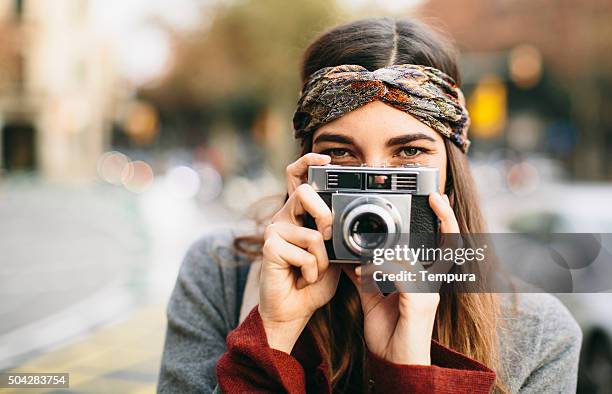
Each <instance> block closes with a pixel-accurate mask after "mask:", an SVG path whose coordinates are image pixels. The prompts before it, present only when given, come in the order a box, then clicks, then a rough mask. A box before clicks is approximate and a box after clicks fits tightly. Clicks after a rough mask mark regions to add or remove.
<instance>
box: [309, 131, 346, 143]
mask: <svg viewBox="0 0 612 394" xmlns="http://www.w3.org/2000/svg"><path fill="white" fill-rule="evenodd" d="M319 142H338V143H340V144H347V145H355V140H354V139H352V138H351V137H349V136H346V135H343V134H332V133H327V134H321V135H320V136H318V137H317V138H315V140H314V142H313V144H317V143H319Z"/></svg>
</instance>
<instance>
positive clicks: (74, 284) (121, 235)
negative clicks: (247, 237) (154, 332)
mask: <svg viewBox="0 0 612 394" xmlns="http://www.w3.org/2000/svg"><path fill="white" fill-rule="evenodd" d="M233 220H234V219H233V216H232V214H230V213H229V212H227V210H225V209H223V208H222V207H220V206H219V205H218V204H215V203H209V204H205V205H198V204H197V203H196V202H195V201H194V200H185V199H180V198H178V197H175V196H173V195H172V193H169V191H168V190H166V189H165V186H164V183H163V182H158V183H156V184H154V185H153V187H152V188H151V189H150V190H149V191H148V192H146V193H144V194H133V193H130V192H128V191H126V190H125V189H123V188H120V187H114V186H111V185H107V184H102V183H97V182H92V183H84V184H74V185H58V184H52V183H49V182H43V181H40V180H37V179H35V178H21V177H20V178H14V179H9V180H3V181H2V182H1V183H0V300H2V301H1V303H0V370H1V369H6V368H10V367H14V366H16V365H19V364H21V363H23V362H25V361H26V360H30V359H32V358H33V357H36V356H37V355H40V354H42V353H45V352H47V351H48V350H50V349H53V348H58V347H61V346H62V345H65V344H68V343H71V342H72V341H74V340H75V338H80V336H82V335H86V333H88V332H90V331H92V330H94V329H95V328H97V327H100V326H103V325H105V324H108V323H109V322H112V321H115V320H117V319H124V318H126V317H129V316H131V314H133V313H135V311H136V310H138V308H143V307H147V306H151V305H163V304H164V303H165V301H166V300H167V297H168V295H169V293H170V290H171V288H172V285H173V283H174V279H175V277H176V272H177V270H178V267H179V265H180V261H181V259H182V255H183V253H184V252H185V250H186V249H187V247H188V246H189V244H190V243H191V242H193V241H194V240H195V239H197V238H198V237H199V236H200V235H202V234H203V233H204V232H205V231H207V230H210V229H212V228H214V227H216V226H223V225H227V224H229V223H232V222H233Z"/></svg>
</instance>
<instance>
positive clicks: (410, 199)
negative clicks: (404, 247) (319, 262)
mask: <svg viewBox="0 0 612 394" xmlns="http://www.w3.org/2000/svg"><path fill="white" fill-rule="evenodd" d="M438 177H439V176H438V169H437V168H433V167H425V166H419V165H414V166H403V167H352V166H338V165H325V166H310V167H309V168H308V183H309V184H310V185H311V186H312V188H313V189H314V190H315V191H316V192H317V193H318V194H319V196H320V197H321V198H322V199H323V201H325V203H326V204H327V205H328V206H329V207H330V208H331V212H332V217H333V222H332V238H331V239H330V240H327V241H325V247H326V250H327V255H328V258H329V259H330V262H355V261H362V260H363V259H364V258H368V257H371V256H372V254H373V251H374V249H378V248H393V247H395V246H396V245H398V244H405V243H408V244H414V243H418V245H419V246H421V245H423V246H426V247H430V246H435V239H436V234H437V229H438V219H437V217H436V215H435V213H434V212H433V210H432V209H431V207H430V206H429V200H428V196H429V194H430V193H433V192H437V191H438V183H439V180H438ZM304 225H305V226H306V227H309V228H313V229H316V228H317V227H316V223H315V221H314V219H313V218H312V217H311V216H310V215H308V214H305V215H304Z"/></svg>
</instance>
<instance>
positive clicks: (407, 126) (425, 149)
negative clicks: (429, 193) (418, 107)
mask: <svg viewBox="0 0 612 394" xmlns="http://www.w3.org/2000/svg"><path fill="white" fill-rule="evenodd" d="M312 141H313V146H312V151H313V152H315V153H322V154H326V155H329V156H331V159H332V161H331V163H332V164H338V165H344V166H348V165H350V166H355V165H356V166H359V165H362V164H365V165H367V166H401V165H404V164H417V163H418V164H420V165H425V166H430V167H437V168H438V169H439V170H440V193H444V190H443V189H444V184H445V183H446V148H445V146H444V140H443V137H442V136H441V135H440V134H439V133H437V132H436V131H435V130H433V129H432V128H431V127H429V126H427V125H425V124H424V123H421V122H419V121H418V120H417V119H416V118H414V117H413V116H412V115H410V114H407V113H406V112H403V111H400V110H399V109H396V108H393V107H391V106H389V105H387V104H385V103H383V102H382V101H373V102H371V103H368V104H366V105H364V106H362V107H360V108H358V109H356V110H354V111H351V112H349V113H347V114H345V115H343V116H341V117H340V118H338V119H336V120H334V121H332V122H329V123H327V124H325V125H323V126H321V127H319V129H318V130H317V131H316V132H315V133H314V135H313V139H312Z"/></svg>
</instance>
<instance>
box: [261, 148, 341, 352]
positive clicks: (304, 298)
mask: <svg viewBox="0 0 612 394" xmlns="http://www.w3.org/2000/svg"><path fill="white" fill-rule="evenodd" d="M327 163H329V156H325V155H319V154H315V153H309V154H307V155H305V156H302V157H301V158H300V159H298V160H297V161H296V162H295V163H293V164H291V165H289V166H288V167H287V176H288V191H289V198H288V200H287V202H286V203H285V205H284V206H283V207H282V208H281V210H280V211H279V212H277V213H276V215H274V217H273V218H272V223H271V224H270V225H268V226H267V227H266V230H265V233H264V245H263V260H262V265H261V271H260V278H259V282H260V284H259V314H260V316H261V318H262V321H263V324H264V328H265V330H266V336H267V338H268V344H269V345H270V347H271V348H274V349H278V350H281V351H284V352H286V353H291V350H292V349H293V346H294V345H295V342H296V341H297V339H298V337H299V336H300V334H301V332H302V330H303V329H304V327H305V326H306V324H307V323H308V320H309V319H310V317H311V316H312V314H313V313H314V312H315V311H316V310H317V309H318V308H320V307H321V306H323V305H325V304H326V303H327V302H329V300H330V299H331V298H332V297H333V295H334V293H335V292H336V287H337V285H338V278H339V275H340V269H339V267H337V266H331V267H330V265H329V260H328V258H327V252H326V251H325V244H324V240H327V239H330V238H331V225H332V216H331V211H330V209H329V207H328V206H327V205H326V204H325V202H324V201H323V200H322V199H321V197H319V195H318V194H317V192H315V191H314V189H313V188H312V187H311V186H310V185H308V184H307V183H301V182H303V179H304V175H305V174H306V171H307V170H308V166H311V165H321V164H327ZM306 212H307V213H309V214H310V215H311V216H312V217H313V218H314V220H315V222H316V224H317V229H316V230H314V229H309V228H306V227H303V223H302V215H303V214H304V213H306Z"/></svg>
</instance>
